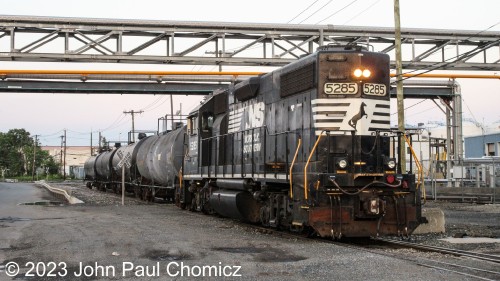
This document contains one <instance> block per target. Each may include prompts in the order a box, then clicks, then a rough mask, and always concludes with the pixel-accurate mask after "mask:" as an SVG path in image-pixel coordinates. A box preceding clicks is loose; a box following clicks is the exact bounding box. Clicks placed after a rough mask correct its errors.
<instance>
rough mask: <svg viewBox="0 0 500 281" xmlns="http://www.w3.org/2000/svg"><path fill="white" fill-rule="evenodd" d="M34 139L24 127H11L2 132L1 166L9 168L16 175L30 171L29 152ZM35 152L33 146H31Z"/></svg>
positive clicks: (0, 138)
mask: <svg viewBox="0 0 500 281" xmlns="http://www.w3.org/2000/svg"><path fill="white" fill-rule="evenodd" d="M33 144H34V141H33V138H31V137H30V133H28V132H27V131H26V130H24V129H11V130H9V131H8V132H7V133H0V166H2V167H6V168H8V169H9V173H10V174H11V175H14V176H21V175H26V174H27V172H28V158H29V156H28V154H29V150H30V147H33ZM31 152H32V153H33V148H31Z"/></svg>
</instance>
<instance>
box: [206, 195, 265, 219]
mask: <svg viewBox="0 0 500 281" xmlns="http://www.w3.org/2000/svg"><path fill="white" fill-rule="evenodd" d="M210 206H211V207H212V209H214V210H215V212H217V213H218V214H219V215H221V216H224V217H229V218H233V219H238V220H243V221H248V222H251V223H257V222H259V221H260V208H261V204H260V203H259V202H257V200H255V199H254V198H253V196H252V194H251V193H250V192H248V191H238V190H225V189H221V190H217V191H214V192H213V193H212V195H211V196H210Z"/></svg>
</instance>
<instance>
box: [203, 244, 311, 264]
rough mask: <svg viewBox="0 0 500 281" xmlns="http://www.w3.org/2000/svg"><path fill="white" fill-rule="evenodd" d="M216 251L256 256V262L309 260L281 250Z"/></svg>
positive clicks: (221, 248)
mask: <svg viewBox="0 0 500 281" xmlns="http://www.w3.org/2000/svg"><path fill="white" fill-rule="evenodd" d="M212 250H214V251H220V252H226V253H234V254H255V255H254V257H255V260H256V261H259V262H296V261H301V260H305V259H307V257H303V256H297V255H294V254H290V253H286V252H285V251H283V250H281V249H273V248H269V247H266V248H257V247H216V248H212Z"/></svg>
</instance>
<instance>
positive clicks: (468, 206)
mask: <svg viewBox="0 0 500 281" xmlns="http://www.w3.org/2000/svg"><path fill="white" fill-rule="evenodd" d="M425 206H426V207H429V208H441V209H442V210H443V212H444V214H445V230H446V232H445V233H439V234H422V235H413V239H415V240H416V242H420V243H424V244H429V245H434V246H442V247H449V248H455V249H461V250H469V251H478V252H485V253H491V254H500V243H481V244H472V243H470V244H457V243H450V242H446V241H442V240H440V239H444V238H450V237H455V238H467V237H488V238H500V204H474V203H453V202H446V201H437V202H434V201H428V202H427V203H426V205H425Z"/></svg>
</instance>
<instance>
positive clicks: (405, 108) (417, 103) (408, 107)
mask: <svg viewBox="0 0 500 281" xmlns="http://www.w3.org/2000/svg"><path fill="white" fill-rule="evenodd" d="M426 100H427V99H424V100H421V101H419V102H417V103H415V104H412V105H410V106H408V107H406V108H405V109H404V110H407V109H409V108H412V107H414V106H416V105H419V104H421V103H423V102H424V101H426ZM394 114H397V112H394V113H392V114H391V115H394Z"/></svg>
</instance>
